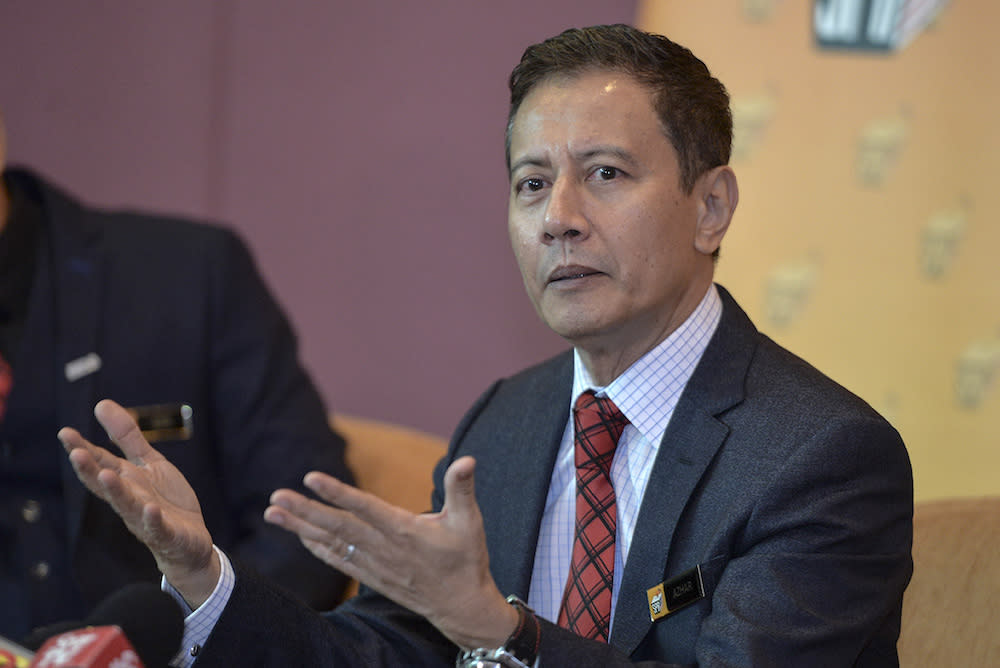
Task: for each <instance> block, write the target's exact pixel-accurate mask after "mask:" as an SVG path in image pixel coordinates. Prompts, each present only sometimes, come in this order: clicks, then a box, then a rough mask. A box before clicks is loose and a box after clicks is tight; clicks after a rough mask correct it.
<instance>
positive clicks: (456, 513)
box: [444, 457, 479, 523]
mask: <svg viewBox="0 0 1000 668" xmlns="http://www.w3.org/2000/svg"><path fill="white" fill-rule="evenodd" d="M475 471H476V460H475V459H473V458H472V457H460V458H458V459H456V460H455V461H454V462H452V464H451V466H449V467H448V470H447V471H445V474H444V512H445V514H446V515H448V516H450V517H452V518H454V519H455V520H457V521H458V522H460V523H464V522H466V521H468V520H470V519H472V518H475V517H478V516H479V504H478V503H477V502H476V481H475Z"/></svg>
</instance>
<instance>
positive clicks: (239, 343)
mask: <svg viewBox="0 0 1000 668" xmlns="http://www.w3.org/2000/svg"><path fill="white" fill-rule="evenodd" d="M211 266H212V268H211V276H210V288H209V290H210V299H209V300H208V302H207V308H208V310H209V312H208V313H207V314H206V317H207V318H208V319H209V322H210V326H209V331H208V334H207V336H208V337H209V346H208V349H209V350H210V351H211V353H210V354H211V360H210V365H211V369H212V373H211V376H210V378H209V383H211V386H212V392H211V393H210V397H209V401H210V402H211V403H212V405H211V410H210V411H209V416H210V419H211V424H210V425H209V429H210V432H211V434H212V435H213V440H214V443H215V444H216V447H217V448H218V449H219V450H220V452H219V457H220V458H221V462H220V466H219V471H220V472H221V475H222V478H221V481H220V482H221V484H222V487H223V490H224V494H225V497H226V498H225V501H226V506H227V507H228V508H230V509H234V510H232V511H231V517H230V518H229V521H230V523H231V524H232V525H234V526H235V527H237V530H236V531H235V532H234V533H233V542H232V543H231V544H228V545H225V546H224V547H225V548H226V550H227V552H228V553H229V554H230V555H231V556H232V557H233V558H234V559H235V560H236V561H244V562H247V563H249V564H252V565H253V567H254V568H256V569H257V570H259V571H260V572H261V573H262V574H264V575H267V576H269V577H271V578H272V579H274V580H275V581H276V582H278V583H279V584H281V585H283V586H285V587H288V588H289V589H291V590H292V591H293V592H295V593H296V594H298V595H299V596H301V597H302V598H303V599H304V600H305V601H306V602H307V603H309V604H310V605H312V606H313V607H316V608H320V609H327V608H330V607H333V605H335V604H336V602H337V601H338V599H339V596H340V592H341V591H342V588H343V586H344V583H345V581H346V578H345V577H344V576H342V575H341V574H340V573H337V572H336V571H334V570H333V569H331V568H329V567H328V566H326V565H325V564H323V563H322V562H320V561H319V560H318V559H316V558H315V557H313V556H312V555H311V554H310V553H309V552H308V551H307V550H306V549H305V548H304V547H303V546H302V545H301V543H300V542H299V541H298V540H297V539H296V538H295V537H294V536H292V535H291V534H289V533H288V532H285V531H282V530H280V529H277V528H276V527H273V526H271V525H269V524H267V523H266V522H264V520H263V511H264V507H265V505H266V502H267V499H268V497H269V495H270V493H271V491H273V490H274V489H276V488H277V487H291V488H295V489H299V490H300V491H305V490H304V488H303V487H302V476H303V474H304V473H305V472H307V471H310V470H321V471H325V472H327V473H329V474H331V475H334V476H336V477H338V478H340V479H341V480H345V481H348V482H351V481H353V477H352V476H351V474H350V472H349V471H348V469H347V467H346V464H345V462H344V442H343V440H342V439H341V438H340V436H338V435H337V434H335V433H334V432H332V431H331V429H330V427H329V423H328V419H327V414H326V411H325V408H324V406H323V403H322V401H321V399H320V398H319V396H318V393H317V392H316V389H315V387H314V386H313V384H312V382H311V380H310V379H309V377H308V376H307V374H306V372H305V371H304V369H303V368H302V367H301V365H300V364H299V361H298V357H297V346H296V341H295V337H294V334H293V332H292V330H291V327H290V325H289V323H288V321H287V319H286V318H285V316H284V314H283V313H282V311H281V309H280V308H279V307H278V305H277V303H276V302H275V300H274V299H273V298H272V296H271V295H270V293H269V292H268V290H267V288H266V286H265V285H264V283H263V281H262V280H261V279H260V276H259V274H258V273H257V271H256V269H255V267H254V265H253V262H252V259H251V257H250V254H249V253H248V251H247V249H246V247H245V246H244V244H243V243H242V242H240V241H239V239H238V238H237V237H236V236H235V235H233V234H231V233H229V232H228V231H224V232H223V233H222V235H221V238H220V240H219V244H218V251H217V253H216V254H215V256H214V257H213V258H212V263H211Z"/></svg>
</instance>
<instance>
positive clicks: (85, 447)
mask: <svg viewBox="0 0 1000 668" xmlns="http://www.w3.org/2000/svg"><path fill="white" fill-rule="evenodd" d="M94 415H96V416H97V420H98V422H100V423H101V426H102V427H104V430H105V431H106V432H107V433H108V436H109V437H110V438H111V441H112V442H113V443H114V444H115V445H117V446H118V447H119V448H120V449H121V451H122V453H123V454H124V455H125V457H124V458H122V457H118V456H116V455H114V454H112V453H111V452H109V451H108V450H106V449H104V448H101V447H98V446H96V445H94V444H93V443H91V442H90V441H88V440H87V439H85V438H84V437H83V436H82V435H81V434H80V432H78V431H77V430H75V429H72V428H70V427H64V428H63V429H61V430H60V431H59V434H58V437H59V440H60V441H61V442H62V444H63V447H64V448H65V449H66V452H67V453H68V454H69V460H70V462H71V463H72V465H73V469H74V470H75V471H76V475H77V477H78V478H79V479H80V481H81V482H82V483H83V484H84V485H85V486H86V487H87V489H89V490H90V491H91V492H93V493H94V494H95V495H97V496H98V497H100V498H101V499H103V500H105V501H107V502H108V503H109V504H110V505H111V507H112V508H113V509H114V511H115V512H116V513H118V515H119V516H120V517H121V518H122V520H123V521H124V522H125V525H126V526H127V527H128V529H129V531H131V532H132V533H133V534H135V536H136V537H137V538H138V539H139V540H140V541H142V542H143V543H144V544H145V545H146V547H148V548H149V550H150V552H152V553H153V556H154V557H155V559H156V564H157V567H158V568H159V569H160V572H161V573H163V574H164V575H165V576H166V578H167V580H168V581H169V582H170V584H171V585H173V586H174V588H175V589H177V591H179V592H180V593H181V595H182V596H183V597H184V599H185V600H186V601H187V602H188V604H189V605H190V606H191V607H192V608H197V607H198V606H199V605H201V604H202V603H203V602H204V601H205V599H207V598H208V596H209V595H210V594H211V593H212V590H213V589H214V588H215V585H216V582H217V581H218V579H219V572H220V564H219V559H218V556H216V554H215V550H214V549H213V548H212V537H211V535H210V534H209V533H208V528H207V527H206V526H205V520H204V518H203V517H202V514H201V506H200V505H199V503H198V498H197V496H195V493H194V490H192V489H191V486H190V485H189V484H188V482H187V480H185V479H184V476H183V475H182V474H181V472H180V471H178V470H177V468H176V467H174V465H173V464H171V463H170V462H169V461H167V459H166V458H164V457H163V455H161V454H160V453H159V452H157V451H156V450H154V449H153V447H152V446H150V445H149V443H148V442H147V441H146V439H145V438H144V437H143V435H142V432H141V431H140V430H139V427H138V425H137V424H136V423H135V420H133V419H132V416H131V415H129V413H128V412H127V411H126V410H125V409H124V408H122V407H121V406H119V405H118V404H116V403H115V402H113V401H109V400H104V401H101V402H100V403H98V404H97V406H96V407H95V408H94Z"/></svg>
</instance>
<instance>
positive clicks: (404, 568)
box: [264, 457, 517, 649]
mask: <svg viewBox="0 0 1000 668" xmlns="http://www.w3.org/2000/svg"><path fill="white" fill-rule="evenodd" d="M474 470H475V460H474V459H472V458H471V457H462V458H460V459H458V460H456V461H455V462H453V463H452V464H451V466H450V467H448V470H447V472H446V473H445V477H444V489H445V501H444V507H443V508H442V509H441V512H439V513H425V514H422V515H415V514H413V513H411V512H408V511H406V510H404V509H402V508H398V507H396V506H393V505H391V504H389V503H386V502H385V501H382V500H381V499H379V498H378V497H376V496H374V495H372V494H368V493H366V492H363V491H361V490H359V489H357V488H355V487H351V486H350V485H346V484H344V483H342V482H340V481H339V480H337V479H336V478H333V477H331V476H329V475H326V474H323V473H318V472H315V471H313V472H311V473H309V474H308V475H306V477H305V484H306V486H307V487H308V488H309V489H311V490H312V491H314V492H315V493H316V494H317V495H318V496H319V497H320V498H321V499H323V500H324V501H327V502H328V503H329V504H330V505H326V504H324V503H321V502H319V501H315V500H311V499H308V498H306V497H304V496H303V495H301V494H298V493H296V492H294V491H292V490H288V489H279V490H277V491H276V492H274V494H272V495H271V506H270V507H269V508H268V509H267V510H266V511H265V512H264V518H265V519H266V520H267V521H268V522H271V523H273V524H276V525H278V526H281V527H283V528H285V529H287V530H289V531H292V532H294V533H295V534H297V535H298V536H299V538H300V539H301V540H302V543H303V544H304V545H305V546H306V547H307V548H309V550H310V551H311V552H312V553H313V554H315V555H316V556H317V557H319V558H320V559H322V560H323V561H325V562H326V563H328V564H330V565H331V566H333V567H334V568H336V569H337V570H339V571H341V572H343V573H345V574H346V575H348V576H350V577H353V578H355V579H356V580H358V581H360V582H362V583H364V584H366V585H368V586H369V587H371V588H373V589H375V590H376V591H378V592H380V593H382V594H383V595H384V596H386V597H388V598H390V599H392V600H393V601H395V602H396V603H399V604H400V605H402V606H405V607H406V608H409V609H410V610H412V611H414V612H416V613H418V614H420V615H422V616H424V617H426V618H427V619H428V620H429V621H430V622H431V623H432V624H434V626H435V627H437V629H438V630H439V631H441V632H442V633H443V634H444V635H445V636H447V637H448V638H449V639H450V640H451V641H452V642H454V643H455V644H457V645H458V646H459V647H462V648H464V649H472V648H476V647H499V646H500V645H501V644H503V642H504V641H505V640H506V639H507V637H508V636H509V635H510V634H511V633H512V632H513V631H514V628H515V626H516V625H517V611H516V610H515V609H514V608H513V607H512V606H510V605H508V604H507V602H506V600H505V598H504V596H503V594H501V593H500V590H499V589H497V586H496V583H495V582H494V581H493V578H492V576H491V575H490V571H489V554H488V553H487V549H486V533H485V531H484V529H483V519H482V515H481V514H480V511H479V505H478V504H477V503H476V497H475V482H474Z"/></svg>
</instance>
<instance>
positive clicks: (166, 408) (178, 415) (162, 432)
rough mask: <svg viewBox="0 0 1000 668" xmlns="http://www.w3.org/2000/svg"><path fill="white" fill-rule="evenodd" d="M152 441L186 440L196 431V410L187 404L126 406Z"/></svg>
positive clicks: (140, 428)
mask: <svg viewBox="0 0 1000 668" xmlns="http://www.w3.org/2000/svg"><path fill="white" fill-rule="evenodd" d="M125 410H127V411H128V412H129V413H130V414H131V415H132V417H133V418H134V419H135V421H136V424H138V425H139V430H140V431H141V432H142V435H143V436H145V437H146V440H147V441H149V442H150V443H155V442H157V441H186V440H187V439H189V438H191V434H192V433H193V431H194V420H193V416H194V411H193V410H192V409H191V407H190V406H189V405H187V404H154V405H151V406H133V407H131V408H126V409H125Z"/></svg>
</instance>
